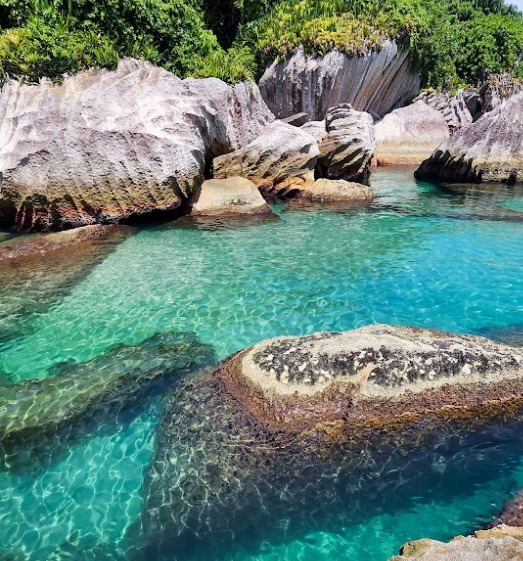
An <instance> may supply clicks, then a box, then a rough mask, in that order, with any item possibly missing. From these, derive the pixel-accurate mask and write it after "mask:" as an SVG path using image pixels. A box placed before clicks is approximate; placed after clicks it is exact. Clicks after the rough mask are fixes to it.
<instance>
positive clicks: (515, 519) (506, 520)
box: [493, 490, 523, 535]
mask: <svg viewBox="0 0 523 561" xmlns="http://www.w3.org/2000/svg"><path fill="white" fill-rule="evenodd" d="M499 524H504V525H506V526H517V527H519V528H520V529H521V533H522V535H523V490H521V491H519V492H518V493H517V495H516V496H515V497H513V498H512V499H511V500H510V501H509V502H508V503H507V504H506V505H505V506H504V507H503V509H502V510H501V512H500V513H499V516H498V517H497V518H496V520H495V522H494V524H493V526H498V525H499Z"/></svg>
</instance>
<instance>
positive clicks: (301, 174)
mask: <svg viewBox="0 0 523 561" xmlns="http://www.w3.org/2000/svg"><path fill="white" fill-rule="evenodd" d="M318 156H319V149H318V144H317V142H316V140H315V139H314V138H313V137H312V136H311V135H310V134H308V133H307V132H305V131H303V130H302V129H300V128H297V127H293V126H292V125H289V124H287V123H283V122H281V121H274V122H273V123H271V124H270V125H268V126H267V127H265V128H264V129H263V130H262V132H261V133H260V134H259V135H258V136H257V138H256V139H255V140H253V141H252V142H251V143H250V144H248V145H247V146H245V147H244V148H242V149H240V150H237V151H235V152H232V153H230V154H226V155H224V156H220V157H218V158H215V159H214V176H215V177H216V178H226V177H236V176H241V177H245V178H248V179H250V180H252V181H254V183H256V184H257V185H258V186H259V187H260V189H262V192H263V191H265V192H269V191H272V190H274V189H279V190H281V189H284V188H288V187H289V186H291V185H293V184H294V183H296V182H297V183H302V182H303V181H305V180H307V181H308V180H311V181H313V172H314V168H315V166H316V162H317V159H318ZM282 183H283V184H284V185H282Z"/></svg>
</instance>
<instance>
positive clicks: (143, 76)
mask: <svg viewBox="0 0 523 561" xmlns="http://www.w3.org/2000/svg"><path fill="white" fill-rule="evenodd" d="M273 119H274V116H273V115H272V114H271V113H270V111H269V110H268V108H267V106H266V105H265V103H264V102H263V100H262V99H261V97H260V95H259V92H258V90H257V87H256V86H254V85H250V84H240V85H238V86H236V87H234V88H232V87H230V86H228V85H226V84H225V83H224V82H221V81H220V80H216V79H212V78H211V79H205V80H194V79H188V80H184V81H182V80H180V79H178V78H176V77H175V76H173V75H172V74H170V73H169V72H167V71H165V70H163V69H161V68H157V67H155V66H153V65H152V64H150V63H147V62H143V61H137V60H133V59H125V60H122V61H121V62H120V64H119V65H118V69H117V70H116V71H94V70H93V71H89V72H84V73H81V74H77V75H75V76H71V77H67V78H65V80H64V82H63V84H62V85H54V84H52V83H51V82H50V81H45V80H44V81H42V82H41V83H40V85H37V86H31V85H23V84H21V83H17V82H8V83H7V84H6V85H5V86H4V87H3V89H2V92H1V96H0V123H1V125H0V147H1V148H0V189H1V195H0V225H2V224H4V225H12V224H15V225H16V226H18V227H19V228H22V229H35V230H38V229H40V230H42V229H62V228H67V227H77V226H82V225H87V224H94V223H108V222H114V221H117V220H121V219H128V218H132V217H133V216H137V215H142V214H146V213H149V212H151V211H156V210H164V211H171V210H174V209H176V208H177V207H178V206H179V205H180V204H181V202H182V200H183V199H184V198H185V197H187V196H188V195H190V194H191V193H192V192H193V190H194V189H195V188H197V187H198V186H199V185H200V184H201V183H202V181H203V174H204V168H205V165H206V160H208V159H209V158H212V157H214V156H217V155H219V154H223V153H226V152H229V151H231V150H235V149H238V148H240V146H243V145H244V144H247V143H249V142H250V141H251V140H253V139H254V138H256V137H257V135H258V133H259V132H260V131H261V129H262V128H263V127H265V126H266V125H267V124H268V123H269V122H270V121H271V120H273Z"/></svg>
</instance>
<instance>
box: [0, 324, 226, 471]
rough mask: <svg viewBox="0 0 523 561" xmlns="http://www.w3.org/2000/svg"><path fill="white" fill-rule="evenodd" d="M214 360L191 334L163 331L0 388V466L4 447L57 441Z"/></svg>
mask: <svg viewBox="0 0 523 561" xmlns="http://www.w3.org/2000/svg"><path fill="white" fill-rule="evenodd" d="M214 360H215V357H214V353H213V350H212V349H211V348H210V347H209V346H207V345H204V344H202V343H199V342H198V341H197V339H196V338H195V336H194V335H193V334H190V333H188V334H183V333H182V334H180V333H164V334H160V335H155V336H154V337H151V338H150V339H147V340H146V341H144V342H143V343H142V344H140V345H135V346H123V345H120V346H118V347H116V348H114V349H112V350H110V351H108V352H107V353H106V354H104V355H102V356H100V357H97V358H95V359H93V360H92V361H90V362H86V363H83V364H68V365H64V366H62V367H61V368H59V369H58V372H57V373H56V374H54V375H53V376H49V377H46V378H43V379H41V380H37V379H35V380H27V381H23V382H18V383H16V384H9V385H3V386H0V403H1V404H2V405H1V407H0V452H1V453H0V465H3V464H4V461H5V456H4V454H5V453H6V451H7V450H12V449H16V447H17V446H18V445H22V447H24V446H25V449H26V450H27V445H28V443H29V442H31V443H32V446H31V449H32V450H33V449H34V448H35V447H37V446H42V445H45V444H46V439H47V438H49V439H50V440H51V441H59V440H61V439H62V431H63V430H64V429H66V430H67V431H70V430H71V428H72V427H73V426H75V425H77V424H78V423H82V424H84V425H85V424H88V423H96V420H97V419H98V420H103V419H110V418H111V417H114V416H115V415H116V412H118V411H121V410H124V409H125V408H129V407H131V406H132V405H133V403H134V402H135V401H136V400H137V399H139V398H143V396H145V395H147V393H148V392H150V391H151V385H153V384H159V383H160V382H165V381H167V382H169V383H172V381H173V380H176V379H179V378H181V377H183V376H184V375H186V374H187V373H189V372H191V371H194V370H195V369H198V368H202V367H203V366H207V365H209V364H212V363H213V362H214ZM35 374H37V373H35ZM66 436H67V435H66ZM33 452H34V450H33ZM12 459H13V458H12V455H11V457H10V461H12Z"/></svg>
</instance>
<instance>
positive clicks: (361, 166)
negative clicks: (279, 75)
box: [318, 104, 376, 181]
mask: <svg viewBox="0 0 523 561" xmlns="http://www.w3.org/2000/svg"><path fill="white" fill-rule="evenodd" d="M325 129H326V133H327V134H326V135H325V136H324V137H323V139H322V141H321V144H320V159H319V162H318V169H319V172H320V174H321V175H322V177H326V178H329V179H346V180H348V181H360V180H362V179H364V178H365V177H366V176H367V174H368V171H369V166H370V162H371V159H372V156H373V154H374V150H375V149H376V139H375V134H374V120H373V119H372V117H371V116H370V115H369V114H368V113H365V112H363V111H355V110H354V109H353V108H352V106H351V105H349V104H344V105H338V106H336V107H333V108H331V109H329V111H328V112H327V117H326V119H325Z"/></svg>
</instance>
